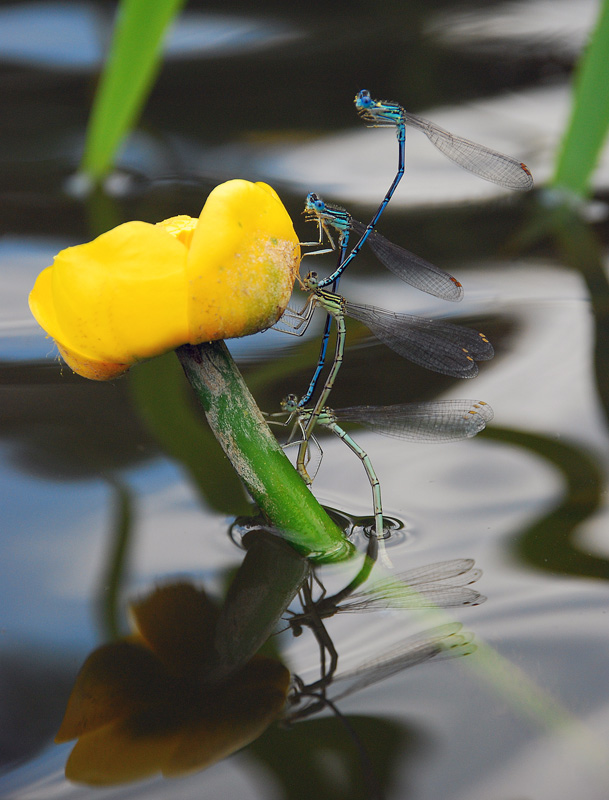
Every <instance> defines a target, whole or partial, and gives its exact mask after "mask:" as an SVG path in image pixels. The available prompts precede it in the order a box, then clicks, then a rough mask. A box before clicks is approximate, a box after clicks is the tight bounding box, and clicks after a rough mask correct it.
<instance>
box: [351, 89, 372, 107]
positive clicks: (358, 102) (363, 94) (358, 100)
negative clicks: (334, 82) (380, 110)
mask: <svg viewBox="0 0 609 800" xmlns="http://www.w3.org/2000/svg"><path fill="white" fill-rule="evenodd" d="M353 102H354V103H355V107H356V109H357V110H358V111H366V110H367V109H369V108H371V107H372V106H373V105H375V102H374V100H373V99H372V97H370V92H369V91H368V89H362V90H361V91H360V92H358V93H357V94H356V95H355V100H354V101H353Z"/></svg>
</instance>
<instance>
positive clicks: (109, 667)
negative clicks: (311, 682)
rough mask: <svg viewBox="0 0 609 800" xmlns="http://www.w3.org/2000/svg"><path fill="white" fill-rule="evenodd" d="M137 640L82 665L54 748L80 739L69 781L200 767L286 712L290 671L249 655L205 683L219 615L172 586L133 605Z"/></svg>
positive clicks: (193, 592)
mask: <svg viewBox="0 0 609 800" xmlns="http://www.w3.org/2000/svg"><path fill="white" fill-rule="evenodd" d="M132 612H133V617H134V620H135V624H136V628H137V632H136V634H135V635H133V636H131V637H129V638H128V639H123V640H121V641H118V642H115V643H113V644H107V645H104V646H102V647H100V648H98V649H97V650H95V651H94V652H93V653H92V654H91V655H90V656H89V658H88V659H87V660H86V661H85V663H84V665H83V667H82V669H81V671H80V673H79V675H78V677H77V678H76V683H75V685H74V688H73V690H72V694H71V695H70V699H69V701H68V706H67V709H66V713H65V717H64V719H63V722H62V724H61V728H60V730H59V732H58V734H57V736H56V741H57V742H64V741H67V740H69V739H74V738H76V737H78V741H77V743H76V746H75V747H74V749H73V750H72V753H71V755H70V757H69V759H68V762H67V765H66V777H67V778H69V779H70V780H74V781H78V782H80V783H87V784H97V785H109V784H114V783H122V782H126V781H132V780H139V779H142V778H146V777H149V776H151V775H154V774H156V773H158V772H161V773H162V774H163V775H166V776H175V775H183V774H185V773H187V772H191V771H194V770H198V769H203V768H204V767H208V766H210V765H211V764H213V763H215V762H216V761H218V760H219V759H221V758H224V757H226V756H228V755H230V754H231V753H233V752H234V751H235V750H238V749H239V748H241V747H243V746H245V745H246V744H249V742H251V741H253V740H254V739H255V738H257V737H258V736H259V735H260V734H261V733H262V732H263V731H264V730H265V729H266V728H267V727H268V726H269V724H270V723H271V722H272V721H273V720H274V719H275V718H276V717H277V716H278V715H279V713H280V711H281V709H282V708H283V705H284V702H285V698H286V694H287V689H288V683H289V673H288V671H287V669H286V668H285V667H284V666H283V665H282V664H280V663H279V662H278V661H274V660H272V659H269V658H265V657H262V656H255V657H254V658H253V659H252V660H251V661H250V662H249V663H247V664H246V665H245V666H243V667H240V668H239V669H238V670H237V671H236V672H234V673H233V674H231V675H230V676H229V677H228V678H225V679H223V680H215V681H210V682H209V683H207V682H206V674H210V665H211V663H212V661H211V659H212V658H213V641H214V637H215V634H216V620H217V610H216V608H215V606H214V605H213V604H212V603H211V601H210V600H209V599H208V598H207V596H206V594H205V592H204V591H203V590H199V589H195V588H194V587H193V586H191V585H190V584H186V583H179V584H172V585H170V586H166V587H163V588H160V589H157V590H156V591H155V592H154V593H153V594H152V595H150V596H149V597H147V598H145V599H144V600H142V601H140V602H138V603H137V604H135V605H134V606H132Z"/></svg>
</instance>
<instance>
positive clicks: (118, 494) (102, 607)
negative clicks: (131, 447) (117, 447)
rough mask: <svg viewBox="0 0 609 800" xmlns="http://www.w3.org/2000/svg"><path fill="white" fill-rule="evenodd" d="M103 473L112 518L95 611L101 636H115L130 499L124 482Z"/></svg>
mask: <svg viewBox="0 0 609 800" xmlns="http://www.w3.org/2000/svg"><path fill="white" fill-rule="evenodd" d="M105 477H106V481H107V482H108V484H109V485H110V487H111V488H112V489H113V490H114V520H113V526H112V531H111V533H112V538H111V542H110V549H109V552H108V558H107V561H106V565H105V569H104V571H103V573H102V577H101V581H100V585H99V594H98V614H99V620H100V627H101V629H102V633H103V637H104V639H117V638H118V637H119V636H120V634H121V631H120V623H119V618H118V599H119V595H120V591H121V587H122V585H123V581H124V578H125V571H126V561H127V555H128V551H129V539H130V536H131V531H132V523H133V502H132V498H131V491H130V489H129V487H128V486H127V485H126V484H124V483H123V482H122V481H120V480H119V479H118V478H116V476H114V475H106V476H105Z"/></svg>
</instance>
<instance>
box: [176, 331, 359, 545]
mask: <svg viewBox="0 0 609 800" xmlns="http://www.w3.org/2000/svg"><path fill="white" fill-rule="evenodd" d="M176 352H177V354H178V357H179V359H180V361H181V363H182V366H183V367H184V371H185V373H186V377H187V378H188V379H189V381H190V383H191V385H192V387H193V389H194V391H195V394H196V395H197V397H198V399H199V401H200V402H201V404H202V405H203V408H204V410H205V415H206V417H207V420H208V422H209V424H210V427H211V429H212V431H213V432H214V435H215V436H216V438H217V439H218V441H219V442H220V444H221V445H222V448H223V450H224V452H225V453H226V455H227V456H228V458H229V460H230V462H231V464H232V465H233V467H234V469H235V470H236V471H237V473H238V475H239V477H240V478H241V480H242V481H243V482H244V483H245V485H246V487H247V490H248V491H249V493H250V494H251V496H252V497H253V499H254V500H255V501H256V503H257V504H258V507H259V508H260V509H261V511H262V513H263V514H264V515H265V517H266V518H267V519H268V520H269V522H270V523H271V524H272V525H273V526H274V527H276V528H278V529H279V530H280V531H282V534H283V535H284V537H285V538H286V539H289V541H290V542H291V544H292V545H293V546H294V547H295V548H296V549H297V550H299V552H301V553H303V554H304V555H308V556H310V557H311V558H319V559H321V560H337V559H342V558H345V557H346V556H348V555H350V554H351V553H352V552H353V548H352V546H351V544H350V543H349V542H348V541H347V540H346V539H345V537H344V535H343V533H342V531H341V530H340V529H339V528H338V526H337V525H336V524H335V523H334V522H333V521H332V520H331V519H330V517H329V516H328V515H327V514H326V512H325V511H324V510H323V508H322V507H321V506H320V505H319V503H318V502H317V500H316V499H315V497H314V496H313V495H312V494H311V492H310V491H309V489H308V488H307V487H306V486H305V484H304V482H303V481H302V479H301V478H300V476H299V475H298V473H297V472H296V470H295V469H294V467H293V466H292V464H291V463H290V461H289V460H288V458H287V457H286V455H285V453H284V452H283V450H282V449H281V447H280V446H279V444H278V442H277V440H276V439H275V437H274V436H273V434H272V433H271V431H270V429H269V427H268V425H267V424H266V422H265V420H264V418H263V416H262V414H261V413H260V411H259V409H258V406H257V405H256V403H255V401H254V398H253V397H252V395H251V394H250V392H249V390H248V388H247V386H246V385H245V382H244V380H243V378H242V377H241V374H240V372H239V370H238V369H237V367H236V365H235V363H234V361H233V360H232V358H231V356H230V353H229V352H228V349H227V347H226V345H225V344H224V342H209V343H206V344H200V345H198V346H196V347H195V346H191V345H185V346H183V347H180V348H179V349H178V350H177V351H176Z"/></svg>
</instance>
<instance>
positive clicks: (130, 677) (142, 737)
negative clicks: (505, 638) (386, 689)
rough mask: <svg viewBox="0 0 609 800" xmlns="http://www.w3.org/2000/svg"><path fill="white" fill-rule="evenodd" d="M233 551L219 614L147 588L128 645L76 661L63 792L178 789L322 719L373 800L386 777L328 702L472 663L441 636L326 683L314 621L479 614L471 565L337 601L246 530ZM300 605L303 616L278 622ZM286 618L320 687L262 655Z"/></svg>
mask: <svg viewBox="0 0 609 800" xmlns="http://www.w3.org/2000/svg"><path fill="white" fill-rule="evenodd" d="M243 543H244V546H246V547H247V553H246V556H245V559H244V561H243V563H242V564H241V566H240V568H239V570H238V571H237V573H236V575H235V577H234V579H233V581H232V582H231V585H230V587H229V590H228V592H227V595H226V597H225V599H224V602H223V604H222V605H221V606H219V605H218V604H217V603H216V602H214V601H213V600H211V599H210V597H209V596H208V595H207V593H206V592H205V590H204V589H202V588H200V587H195V586H194V585H192V584H191V583H188V582H179V583H172V584H168V585H166V586H163V587H160V588H157V589H155V590H154V591H153V592H152V593H151V594H149V595H147V596H146V597H144V598H142V599H140V600H138V601H136V602H134V603H133V604H131V606H130V611H131V617H132V625H133V630H132V633H131V634H130V635H129V636H127V637H124V638H122V639H120V640H118V641H115V642H111V643H109V644H105V645H103V646H101V647H99V648H97V649H96V650H95V651H94V652H93V653H92V654H91V655H90V656H89V657H88V658H87V660H86V661H85V663H84V665H83V667H82V669H81V670H80V673H79V675H78V676H77V679H76V683H75V685H74V688H73V689H72V693H71V695H70V698H69V701H68V705H67V709H66V712H65V716H64V719H63V722H62V724H61V727H60V729H59V732H58V733H57V736H56V741H57V742H63V741H68V740H70V739H77V743H76V745H75V747H74V749H73V750H72V753H71V754H70V756H69V758H68V761H67V764H66V777H67V778H68V779H70V780H72V781H76V782H79V783H85V784H89V785H111V784H117V783H123V782H128V781H134V780H140V779H143V778H146V777H149V776H151V775H154V774H157V773H161V774H162V775H164V776H166V777H173V776H179V775H183V774H186V773H189V772H192V771H195V770H200V769H203V768H206V767H208V766H210V765H211V764H213V763H215V762H216V761H218V760H220V759H222V758H225V757H226V756H228V755H230V754H231V753H233V752H234V751H236V750H238V749H240V748H242V747H244V746H245V745H247V744H248V743H250V742H252V741H253V740H254V739H256V738H257V737H259V736H260V735H261V734H262V733H263V732H264V731H265V730H266V728H268V726H269V725H270V724H271V723H272V722H273V721H275V720H281V721H282V722H283V725H284V726H285V725H291V724H293V723H295V722H298V721H300V720H302V719H305V718H308V717H310V716H312V715H315V714H317V713H318V712H320V711H323V710H324V709H327V708H329V709H331V710H332V711H333V712H334V713H335V714H336V716H337V717H338V718H339V719H340V720H341V722H342V723H343V725H344V727H345V729H346V731H347V732H348V734H349V736H351V737H353V739H354V741H355V742H356V744H357V746H358V748H359V749H360V751H361V753H360V755H361V766H362V768H363V771H364V775H365V780H366V782H367V784H368V789H369V796H371V797H376V796H380V795H379V792H378V791H377V789H378V787H377V786H376V783H377V781H381V782H382V783H385V779H386V773H385V772H383V774H381V775H380V776H379V775H377V776H376V777H374V773H375V772H378V765H376V764H375V766H374V767H373V766H372V763H371V760H370V757H369V755H368V752H367V748H368V738H367V737H363V736H362V734H361V733H357V732H356V731H355V730H354V728H353V726H352V724H351V722H350V721H349V720H348V719H347V718H345V717H344V716H343V715H342V713H341V712H340V710H339V709H338V707H337V706H336V702H337V701H338V700H340V699H341V698H343V697H346V696H348V695H351V694H353V693H354V692H357V691H360V690H361V689H363V688H365V687H367V686H369V685H371V684H373V683H376V682H378V681H381V680H383V679H385V678H388V677H390V676H391V675H393V674H395V673H396V672H399V671H402V670H404V669H406V668H408V667H411V666H415V665H416V664H421V663H424V662H427V661H430V660H432V659H434V660H438V659H444V658H455V657H460V656H463V655H467V654H469V653H471V652H473V651H474V650H475V646H474V645H473V644H472V636H471V634H468V633H466V632H463V631H462V626H461V624H460V623H456V622H448V623H445V624H443V625H440V626H438V627H436V628H433V629H431V630H426V631H422V632H420V633H418V634H416V635H414V636H410V637H409V638H407V639H404V640H402V641H398V642H397V643H396V645H395V646H394V647H393V648H391V649H390V650H389V651H388V652H386V653H384V654H381V655H379V656H377V657H376V658H374V659H373V660H370V661H367V662H365V663H363V664H361V665H360V666H359V667H358V668H356V669H354V670H350V671H349V672H344V673H337V665H338V660H339V655H338V652H337V650H336V648H335V646H334V643H333V642H332V640H331V638H330V636H329V634H328V632H327V630H326V628H325V624H324V619H326V618H328V617H330V616H332V615H333V614H335V613H337V612H339V611H345V610H349V611H358V610H368V609H369V608H372V607H375V606H376V607H383V606H385V607H386V606H395V607H400V608H420V607H436V608H437V607H438V606H456V605H472V604H475V603H479V602H482V601H483V600H484V598H483V597H481V595H480V594H479V593H478V592H476V591H475V590H473V589H471V588H470V584H471V583H473V582H475V581H476V580H477V579H478V578H479V577H480V574H481V573H480V571H479V570H475V569H473V561H472V560H471V559H456V560H454V561H451V562H443V563H439V564H434V565H430V566H428V567H423V568H419V569H417V570H411V571H409V572H408V573H406V574H405V575H403V576H392V577H391V578H388V579H386V580H383V581H377V582H376V583H374V584H372V585H371V586H370V588H369V591H368V592H366V591H362V590H360V591H358V592H356V591H353V592H349V591H348V587H347V588H346V589H343V590H341V591H340V592H338V593H336V594H334V595H333V596H327V595H326V592H325V589H324V588H323V585H322V584H321V582H320V580H319V577H318V576H317V575H316V574H314V572H313V569H312V567H311V566H310V565H309V564H308V563H307V562H306V560H305V559H303V558H302V557H300V556H298V555H297V554H295V553H294V551H293V550H292V549H291V548H290V547H289V545H287V544H286V543H285V542H284V541H283V540H282V539H280V538H277V537H276V536H274V535H272V534H268V533H264V532H262V531H259V530H254V529H252V530H250V531H249V532H248V533H246V534H245V535H244V537H243ZM405 581H410V585H406V583H405ZM297 591H298V592H299V596H300V601H301V609H300V610H299V611H296V610H294V609H290V610H288V606H290V605H291V604H292V600H293V598H294V596H295V594H296V592H297ZM314 592H316V593H317V597H316V598H315V599H314V597H313V595H314ZM349 594H351V597H348V595H349ZM339 601H340V602H339ZM286 612H287V621H288V626H289V628H290V629H291V630H292V632H293V634H294V635H297V636H299V635H300V634H302V632H303V629H304V628H308V629H309V630H310V631H311V632H312V633H313V635H314V638H315V640H316V642H317V645H318V647H319V653H320V656H319V659H320V674H319V678H318V679H317V680H315V681H313V682H312V683H308V684H306V683H305V682H304V681H303V680H302V679H301V678H300V677H298V675H296V674H292V676H291V678H290V673H289V672H288V670H287V668H286V667H285V666H284V665H283V664H282V663H281V662H280V660H279V658H278V656H277V653H276V652H275V651H274V647H273V641H274V640H272V639H271V640H269V641H266V640H267V639H268V637H269V635H270V634H271V633H272V632H273V630H274V629H275V627H276V624H277V622H278V620H279V618H280V616H281V615H282V614H286ZM265 642H266V643H265ZM261 647H262V652H259V651H260V649H261ZM372 724H373V725H375V726H376V725H380V726H381V727H382V724H383V723H382V722H381V721H378V723H377V722H376V721H374V722H373V723H372ZM387 772H388V770H387ZM375 787H376V788H375Z"/></svg>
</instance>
